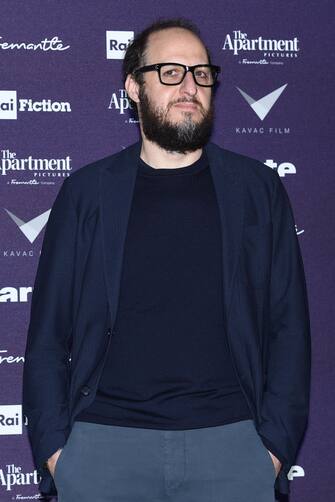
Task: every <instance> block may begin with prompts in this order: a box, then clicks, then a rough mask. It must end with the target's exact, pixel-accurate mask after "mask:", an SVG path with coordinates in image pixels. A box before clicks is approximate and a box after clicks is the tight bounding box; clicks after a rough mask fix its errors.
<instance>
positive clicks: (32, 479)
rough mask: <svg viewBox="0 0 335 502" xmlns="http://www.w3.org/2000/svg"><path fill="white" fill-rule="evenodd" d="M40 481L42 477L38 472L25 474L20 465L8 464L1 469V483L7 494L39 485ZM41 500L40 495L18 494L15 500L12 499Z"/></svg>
mask: <svg viewBox="0 0 335 502" xmlns="http://www.w3.org/2000/svg"><path fill="white" fill-rule="evenodd" d="M40 481H41V476H40V475H39V474H38V472H37V470H34V471H32V472H25V471H24V470H23V468H22V467H21V466H20V465H16V464H7V465H5V466H4V467H2V468H1V469H0V483H1V486H2V487H3V489H4V490H5V491H7V492H11V491H12V490H13V488H15V487H18V488H19V487H20V488H21V487H22V486H27V485H28V486H29V485H38V484H39V482H40ZM41 498H42V496H41V495H40V494H38V493H36V494H35V495H23V494H21V493H16V494H15V498H14V497H12V500H38V499H41Z"/></svg>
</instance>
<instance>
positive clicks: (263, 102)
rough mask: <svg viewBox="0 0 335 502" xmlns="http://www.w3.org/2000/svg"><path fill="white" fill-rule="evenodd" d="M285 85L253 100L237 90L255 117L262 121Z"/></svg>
mask: <svg viewBox="0 0 335 502" xmlns="http://www.w3.org/2000/svg"><path fill="white" fill-rule="evenodd" d="M286 86H287V84H285V85H282V86H281V87H279V88H278V89H276V90H275V91H272V92H270V93H269V94H267V95H266V96H263V97H262V98H260V99H257V100H256V99H254V98H252V97H251V96H249V95H248V94H247V93H246V92H244V91H242V89H240V88H239V87H237V89H238V90H239V91H240V93H241V94H242V96H243V97H244V99H245V100H246V102H247V103H248V104H249V105H250V107H251V108H252V109H253V110H254V112H255V113H256V115H257V116H258V117H259V118H260V119H261V120H264V119H265V117H266V116H267V114H268V113H269V111H270V110H271V108H272V107H273V105H274V104H275V102H276V101H277V99H278V98H279V96H280V95H281V93H282V92H283V91H284V89H285V87H286Z"/></svg>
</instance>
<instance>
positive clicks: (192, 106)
mask: <svg viewBox="0 0 335 502" xmlns="http://www.w3.org/2000/svg"><path fill="white" fill-rule="evenodd" d="M175 106H177V107H178V108H185V109H187V110H196V108H197V107H198V105H197V104H196V103H176V105H175Z"/></svg>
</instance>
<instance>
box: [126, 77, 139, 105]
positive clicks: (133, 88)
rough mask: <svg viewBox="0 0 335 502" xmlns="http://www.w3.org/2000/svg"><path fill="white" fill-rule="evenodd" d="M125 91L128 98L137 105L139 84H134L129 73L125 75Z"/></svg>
mask: <svg viewBox="0 0 335 502" xmlns="http://www.w3.org/2000/svg"><path fill="white" fill-rule="evenodd" d="M124 86H125V89H126V91H127V94H128V96H129V97H130V98H131V99H132V100H133V101H134V102H135V103H139V101H140V100H139V97H138V93H139V84H138V83H137V82H135V79H134V77H133V76H132V75H131V74H130V73H129V74H128V75H127V78H126V81H125V85H124Z"/></svg>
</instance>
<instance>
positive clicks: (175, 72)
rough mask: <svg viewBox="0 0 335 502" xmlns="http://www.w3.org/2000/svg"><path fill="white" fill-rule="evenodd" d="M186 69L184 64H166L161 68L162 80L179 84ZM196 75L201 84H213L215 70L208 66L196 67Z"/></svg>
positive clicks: (166, 82)
mask: <svg viewBox="0 0 335 502" xmlns="http://www.w3.org/2000/svg"><path fill="white" fill-rule="evenodd" d="M185 71H186V70H185V68H184V67H183V66H179V65H177V64H175V65H173V64H169V65H164V66H162V67H161V69H160V72H161V73H160V75H161V80H162V82H163V83H165V84H179V83H180V82H181V81H182V79H183V77H184V73H185ZM213 73H214V74H213ZM194 76H195V80H196V82H197V83H198V84H199V85H212V84H213V83H214V80H215V78H214V77H215V72H213V70H212V69H211V68H210V67H208V66H198V67H197V68H195V70H194Z"/></svg>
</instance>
